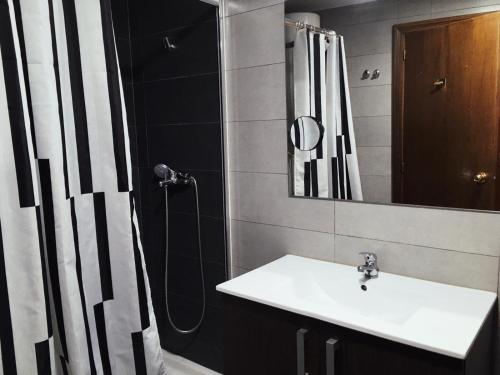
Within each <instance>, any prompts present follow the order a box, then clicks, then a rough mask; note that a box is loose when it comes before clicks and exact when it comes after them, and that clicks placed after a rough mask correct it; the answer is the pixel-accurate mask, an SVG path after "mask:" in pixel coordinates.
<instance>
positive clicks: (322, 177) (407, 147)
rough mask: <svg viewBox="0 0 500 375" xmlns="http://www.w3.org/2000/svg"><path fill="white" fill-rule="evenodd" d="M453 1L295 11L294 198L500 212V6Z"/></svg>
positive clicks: (290, 97) (289, 45)
mask: <svg viewBox="0 0 500 375" xmlns="http://www.w3.org/2000/svg"><path fill="white" fill-rule="evenodd" d="M426 3H427V2H426ZM429 3H430V4H433V3H434V2H432V3H431V2H429ZM445 3H446V4H445V5H446V6H444V5H443V6H441V7H440V8H439V7H437V6H435V5H433V6H431V5H429V6H428V7H427V6H426V5H425V4H421V5H420V6H413V7H412V6H410V5H408V4H407V2H386V1H363V0H356V1H354V0H345V1H344V0H342V1H335V0H307V1H305V0H288V1H286V2H285V20H284V28H285V47H286V48H285V52H286V77H287V122H288V132H287V136H288V144H289V147H288V173H289V191H290V195H291V196H293V197H302V198H304V197H305V198H320V199H342V200H353V201H364V202H373V203H385V204H390V203H395V204H406V205H419V206H434V207H450V208H460V209H474V210H493V211H499V210H500V184H499V183H498V180H497V175H498V173H499V171H500V148H499V133H500V128H499V99H498V98H499V97H500V95H499V94H500V93H499V84H498V78H499V74H498V72H499V56H498V54H499V44H500V37H499V33H498V28H499V25H500V12H499V11H497V8H498V10H500V1H499V2H498V5H495V6H489V7H475V8H471V9H463V7H462V8H461V9H458V8H460V7H458V8H457V9H455V8H456V7H457V6H458V5H456V4H454V3H456V2H452V1H449V2H445ZM438 8H439V9H438ZM438 10H439V11H438ZM491 10H493V11H491ZM314 124H318V125H319V126H318V127H314V126H313V125H314ZM320 129H321V131H320ZM320 133H321V134H320ZM316 140H317V142H316V144H314V143H315V141H316ZM297 141H299V142H297ZM305 142H307V143H305Z"/></svg>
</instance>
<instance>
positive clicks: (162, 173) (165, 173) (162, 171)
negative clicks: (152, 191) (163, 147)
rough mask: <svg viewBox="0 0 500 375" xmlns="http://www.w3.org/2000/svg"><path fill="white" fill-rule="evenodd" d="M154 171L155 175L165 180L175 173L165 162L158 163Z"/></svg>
mask: <svg viewBox="0 0 500 375" xmlns="http://www.w3.org/2000/svg"><path fill="white" fill-rule="evenodd" d="M154 172H155V175H157V176H158V177H159V178H161V179H164V180H166V179H167V178H168V177H169V176H171V175H173V174H174V171H173V170H172V169H170V168H169V167H168V166H166V165H165V164H157V165H156V166H155V168H154Z"/></svg>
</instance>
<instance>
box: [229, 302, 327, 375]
mask: <svg viewBox="0 0 500 375" xmlns="http://www.w3.org/2000/svg"><path fill="white" fill-rule="evenodd" d="M313 324H314V322H313V321H312V320H310V319H307V318H304V317H300V316H298V315H295V314H290V313H286V312H283V311H280V310H276V309H271V308H268V307H265V306H262V305H258V304H255V303H252V302H247V301H243V300H240V299H236V298H232V297H226V296H225V297H224V350H225V353H224V374H225V375H257V374H258V375H296V374H297V375H319V373H318V362H317V360H318V359H317V357H316V355H315V353H316V345H317V342H318V337H317V333H316V331H315V330H314V327H313ZM302 366H303V367H302Z"/></svg>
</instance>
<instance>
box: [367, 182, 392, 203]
mask: <svg viewBox="0 0 500 375" xmlns="http://www.w3.org/2000/svg"><path fill="white" fill-rule="evenodd" d="M391 184H392V179H391V176H370V175H368V176H367V175H365V176H363V175H362V176H361V186H362V187H363V200H364V201H366V202H379V203H391V202H392V196H391V191H392V186H391Z"/></svg>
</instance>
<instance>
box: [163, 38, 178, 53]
mask: <svg viewBox="0 0 500 375" xmlns="http://www.w3.org/2000/svg"><path fill="white" fill-rule="evenodd" d="M163 46H164V47H165V49H168V50H169V51H172V50H174V49H177V46H176V45H175V44H174V43H172V42H171V41H170V38H169V37H168V36H165V37H164V38H163Z"/></svg>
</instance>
